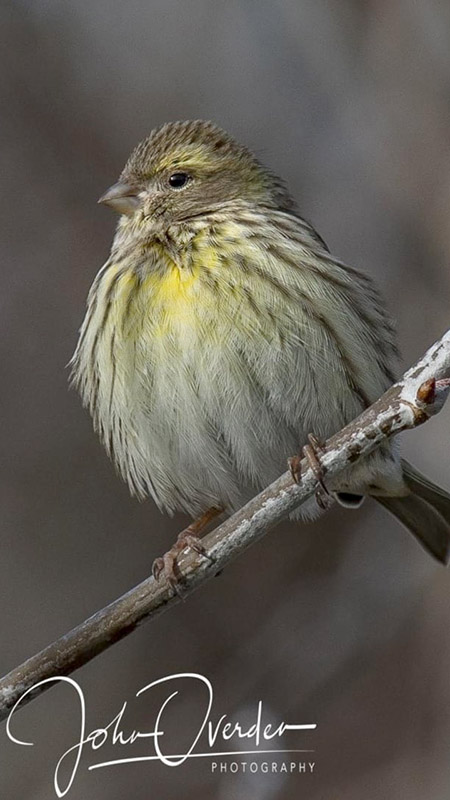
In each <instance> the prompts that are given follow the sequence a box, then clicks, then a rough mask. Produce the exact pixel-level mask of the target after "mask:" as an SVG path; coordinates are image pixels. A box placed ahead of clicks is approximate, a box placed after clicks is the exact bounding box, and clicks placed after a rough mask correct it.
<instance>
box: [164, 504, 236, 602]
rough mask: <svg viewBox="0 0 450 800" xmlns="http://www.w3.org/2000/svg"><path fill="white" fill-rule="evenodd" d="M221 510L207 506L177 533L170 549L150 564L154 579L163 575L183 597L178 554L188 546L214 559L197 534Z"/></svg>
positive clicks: (210, 559)
mask: <svg viewBox="0 0 450 800" xmlns="http://www.w3.org/2000/svg"><path fill="white" fill-rule="evenodd" d="M222 511H223V509H221V508H209V509H208V511H206V512H205V513H204V514H203V515H202V516H201V517H199V518H198V519H196V520H194V522H192V523H191V524H190V525H188V527H187V528H185V529H184V531H181V533H180V534H178V537H177V540H176V542H175V544H174V545H173V546H172V547H171V548H170V550H168V551H167V553H164V555H163V556H162V557H161V558H155V560H154V562H153V565H152V573H153V577H154V578H155V580H159V579H160V578H161V576H162V575H164V577H165V578H166V580H167V582H168V583H169V584H170V586H171V587H172V589H173V591H174V592H175V593H176V594H177V595H179V597H183V592H182V580H183V577H182V574H181V572H180V568H179V566H178V560H177V559H178V556H179V555H180V553H181V552H182V550H185V549H186V548H189V549H191V550H194V552H196V553H198V555H200V556H202V557H203V558H206V559H208V560H209V561H214V559H213V558H212V556H210V555H209V553H207V552H206V550H205V548H204V546H203V544H202V540H201V539H200V537H199V535H198V534H199V533H200V532H201V531H202V530H204V528H206V526H207V525H208V523H209V522H210V521H211V520H212V519H214V517H216V516H217V515H218V514H221V513H222Z"/></svg>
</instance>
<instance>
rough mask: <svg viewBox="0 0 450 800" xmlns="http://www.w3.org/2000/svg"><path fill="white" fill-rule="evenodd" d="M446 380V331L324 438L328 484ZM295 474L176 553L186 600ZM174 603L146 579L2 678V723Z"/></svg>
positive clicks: (433, 402)
mask: <svg viewBox="0 0 450 800" xmlns="http://www.w3.org/2000/svg"><path fill="white" fill-rule="evenodd" d="M368 368H370V365H368ZM449 375H450V330H449V331H447V333H446V334H445V335H444V336H443V337H442V339H440V340H439V341H438V342H436V343H435V344H434V345H433V346H432V347H431V348H430V349H429V350H428V352H427V353H426V355H425V356H424V357H423V358H422V359H421V360H420V361H419V362H418V363H417V364H416V365H415V366H414V367H412V368H411V369H410V370H408V372H406V373H405V375H404V376H403V378H402V379H401V380H400V381H399V382H398V383H396V384H395V385H394V386H392V387H391V388H390V389H389V390H388V391H387V392H386V393H385V394H384V395H383V396H382V397H381V398H380V399H379V400H377V401H376V402H375V403H374V404H373V405H372V406H371V407H370V408H368V409H367V410H366V411H364V412H363V413H362V414H361V415H360V416H359V417H358V418H357V419H356V420H354V421H353V422H351V423H350V424H349V425H347V426H346V427H345V428H343V430H341V431H339V433H336V434H335V435H334V436H332V437H331V438H330V439H329V440H328V441H327V443H326V445H325V447H324V451H323V455H322V457H321V462H322V464H323V466H324V468H325V471H326V475H327V480H328V479H329V478H334V477H335V476H336V475H338V474H339V473H340V472H342V471H343V470H344V469H346V468H348V467H349V466H351V464H353V463H354V462H355V461H357V460H358V459H359V458H360V457H361V456H364V455H367V454H368V453H370V452H371V451H372V450H374V449H375V448H376V447H378V446H379V445H380V443H381V442H382V441H383V440H385V439H387V438H389V437H390V436H394V435H395V434H397V433H400V431H404V430H407V429H408V428H415V427H417V426H418V425H420V424H422V423H423V422H426V420H428V419H429V418H430V417H431V416H432V415H434V414H436V413H437V412H438V411H440V409H441V408H442V406H443V404H444V402H445V399H446V397H447V394H448V392H449V390H450V379H449V378H448V376H449ZM287 455H289V454H287ZM301 474H302V479H301V483H300V485H297V484H295V483H294V482H293V480H292V477H291V474H290V472H286V473H285V474H284V475H282V476H281V477H280V478H278V480H276V481H274V483H272V484H271V485H270V486H269V487H267V489H265V490H264V491H263V492H261V494H259V495H258V496H257V497H255V498H254V499H253V500H251V501H250V502H249V503H247V505H246V506H244V507H243V508H242V509H240V510H239V511H238V512H237V513H236V514H233V516H232V517H230V518H229V519H227V520H225V522H223V523H222V524H221V525H219V526H218V527H217V528H215V530H213V531H212V532H211V533H210V534H208V535H207V536H206V537H205V538H204V539H203V543H204V545H205V548H206V552H207V553H208V554H209V556H210V557H211V559H213V560H212V561H210V560H209V559H208V560H207V559H205V558H202V557H201V556H199V555H198V554H196V553H194V552H192V551H190V552H186V551H185V552H184V553H183V554H182V555H181V557H180V559H179V562H178V563H179V567H180V572H181V575H182V580H183V588H184V591H183V595H184V596H187V595H188V594H190V593H191V592H193V591H194V590H195V589H196V588H197V587H198V586H200V585H202V584H203V583H205V581H207V580H208V579H209V578H212V577H213V576H214V575H215V574H216V573H217V572H219V571H220V570H222V569H223V568H224V567H225V566H226V565H227V564H228V563H229V562H230V561H231V560H232V559H233V558H235V557H236V556H237V555H239V553H241V552H242V551H243V550H245V549H246V548H247V547H249V546H250V545H252V544H254V543H255V542H256V541H258V539H260V538H261V537H262V536H264V534H265V533H267V531H268V530H270V528H272V527H273V526H274V525H276V524H277V523H278V522H280V520H282V519H283V518H284V517H286V516H287V515H288V514H289V513H290V512H291V511H293V510H294V508H296V507H297V506H299V505H301V503H303V502H304V501H305V500H307V498H308V497H310V496H311V495H312V494H313V493H314V491H315V490H316V488H317V481H316V479H315V477H314V475H313V472H312V470H311V469H310V467H309V466H308V464H307V462H306V460H303V461H302V464H301ZM179 601H180V597H179V596H178V595H177V594H176V593H175V592H174V591H173V589H172V588H171V587H170V586H169V585H168V583H167V582H166V580H165V579H163V578H161V580H159V581H158V582H156V581H155V580H154V579H153V577H151V578H147V579H146V580H144V581H143V582H142V583H140V584H139V585H138V586H135V587H134V588H133V589H131V590H130V591H129V592H127V594H125V595H123V596H122V597H120V598H119V599H118V600H115V601H114V602H113V603H111V604H110V605H108V606H106V608H103V609H102V610H101V611H98V612H97V613H96V614H94V615H93V616H92V617H90V618H89V619H87V620H86V621H85V622H83V623H82V624H81V625H79V626H78V627H76V628H74V629H73V630H72V631H70V632H69V633H67V634H65V635H64V636H62V637H61V638H60V639H58V640H57V641H56V642H54V643H53V644H51V645H49V647H46V648H45V649H44V650H42V651H41V652H40V653H37V654H36V655H34V656H33V657H32V658H30V659H28V661H25V662H24V663H23V664H22V665H21V666H19V667H16V669H13V670H12V671H11V672H10V673H9V674H8V675H6V676H5V677H4V678H3V679H2V680H0V719H3V718H4V717H6V716H7V715H8V713H9V711H10V710H11V709H12V708H13V707H14V705H15V704H16V703H17V702H18V701H19V700H20V698H21V697H22V695H23V694H24V693H25V692H28V694H27V697H26V698H24V701H23V702H22V703H21V705H24V704H25V702H29V701H30V700H31V699H33V697H36V696H37V695H38V694H40V693H41V692H42V691H44V690H45V689H47V688H49V687H50V686H52V685H53V684H52V681H51V679H52V678H54V677H56V676H60V675H68V674H70V673H71V672H73V671H74V670H75V669H78V668H79V667H81V666H82V665H83V664H86V663H87V662H88V661H90V660H91V659H92V658H94V656H96V655H98V654H99V653H101V652H103V650H106V648H107V647H110V645H112V644H114V642H117V641H118V640H119V639H122V638H123V637H124V636H127V635H128V634H129V633H131V631H133V630H134V629H135V628H136V627H137V626H138V625H139V624H140V623H141V622H143V621H145V620H148V619H151V618H153V617H155V616H156V615H158V614H160V613H162V612H163V611H165V610H166V609H167V608H169V607H170V606H172V605H174V604H175V603H178V602H179ZM42 681H46V683H45V685H44V686H42V685H41V686H39V687H38V688H37V689H36V690H35V691H30V690H31V689H32V687H33V686H35V685H36V684H37V683H41V682H42Z"/></svg>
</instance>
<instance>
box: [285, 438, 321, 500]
mask: <svg viewBox="0 0 450 800" xmlns="http://www.w3.org/2000/svg"><path fill="white" fill-rule="evenodd" d="M324 450H325V445H324V443H323V442H322V441H321V440H320V439H318V438H317V436H314V434H313V433H310V434H308V444H305V445H304V447H303V448H302V455H303V456H304V458H306V460H307V462H308V466H309V467H310V468H311V470H312V472H313V475H314V477H315V479H316V481H317V482H318V484H319V487H320V492H319V491H317V492H316V500H317V503H318V505H319V506H321V508H326V504H325V497H328V496H329V495H330V492H329V491H328V489H327V487H326V486H325V483H324V475H325V468H324V466H323V464H322V463H321V461H320V455H321V454H322V453H323V452H324ZM301 463H302V459H301V456H300V455H296V456H292V458H289V459H288V465H289V469H290V471H291V475H292V480H293V481H294V482H295V483H300V482H301V477H302V475H301Z"/></svg>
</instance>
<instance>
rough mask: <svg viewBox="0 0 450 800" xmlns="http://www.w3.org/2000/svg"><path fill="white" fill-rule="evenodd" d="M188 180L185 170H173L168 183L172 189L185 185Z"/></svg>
mask: <svg viewBox="0 0 450 800" xmlns="http://www.w3.org/2000/svg"><path fill="white" fill-rule="evenodd" d="M188 180H189V175H187V174H186V172H174V173H173V174H172V175H171V176H170V178H169V183H170V185H171V187H172V189H181V188H182V187H183V186H186V184H187V182H188Z"/></svg>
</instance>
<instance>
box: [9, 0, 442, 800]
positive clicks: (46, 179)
mask: <svg viewBox="0 0 450 800" xmlns="http://www.w3.org/2000/svg"><path fill="white" fill-rule="evenodd" d="M0 15H1V23H2V42H3V48H2V52H3V59H4V63H3V65H2V70H1V91H2V94H3V110H2V139H3V141H2V148H1V158H2V164H1V176H2V182H3V187H2V191H1V193H0V206H1V218H2V228H3V236H2V251H3V252H2V259H1V263H2V272H1V284H2V285H1V290H0V298H1V299H0V302H1V307H2V313H1V337H0V348H1V365H2V366H1V370H2V379H1V393H0V402H1V406H2V408H1V417H0V419H1V428H2V465H1V476H0V479H1V551H0V552H1V558H0V597H1V606H2V615H1V630H0V640H1V649H0V671H1V672H2V673H4V672H7V671H8V670H9V669H11V668H12V667H14V666H15V665H16V664H18V663H19V662H21V661H22V660H23V659H25V658H26V657H28V656H30V655H31V654H33V653H34V652H35V651H37V650H39V649H40V648H41V647H43V646H44V645H46V644H47V643H49V642H50V641H51V640H53V639H54V638H56V637H57V636H59V635H61V634H62V633H64V632H65V631H67V630H68V629H70V628H71V627H72V626H74V625H75V624H77V623H78V622H80V621H81V620H82V619H84V618H85V617H86V616H88V615H89V614H91V613H93V612H94V611H95V610H97V609H98V608H100V607H102V606H103V605H105V604H106V603H107V602H109V601H111V600H112V599H114V598H115V597H117V596H119V595H120V594H121V593H122V592H124V591H126V590H127V589H128V588H130V587H131V586H132V585H134V584H135V583H137V582H138V581H140V580H141V579H143V578H144V577H145V576H146V575H147V574H148V572H149V568H150V564H151V562H152V560H153V558H154V557H155V556H156V555H159V554H160V553H162V552H163V551H164V550H165V549H167V547H168V545H169V544H170V543H171V541H172V540H173V539H174V536H175V534H176V532H177V531H178V530H179V529H180V528H181V527H182V526H183V525H184V524H185V519H184V518H182V517H181V516H180V517H178V518H175V519H173V520H170V519H168V518H167V517H164V516H161V515H160V514H159V513H158V512H157V511H156V510H155V508H154V507H153V505H152V503H151V502H147V503H144V504H139V503H137V502H136V501H134V500H132V499H131V498H130V497H129V495H128V491H127V489H126V487H125V486H124V485H122V483H121V482H120V481H119V480H118V478H117V477H116V476H115V474H114V471H113V468H112V466H111V465H110V463H109V462H108V460H107V458H106V456H105V454H104V453H103V452H102V449H101V448H100V446H99V444H98V442H97V441H96V439H95V436H94V434H93V432H92V430H91V424H90V420H89V419H88V416H87V414H86V413H85V412H84V411H83V410H82V409H81V406H80V402H79V399H78V397H77V396H76V394H75V393H74V392H73V391H71V392H69V391H68V388H67V370H66V369H65V364H66V363H67V361H68V360H69V358H70V356H71V354H72V351H73V348H74V346H75V341H76V331H77V328H78V326H79V324H80V322H81V319H82V316H83V313H84V302H85V296H86V293H87V291H88V288H89V285H90V283H91V281H92V279H93V276H94V274H95V272H96V271H97V270H98V268H99V267H100V266H101V264H102V262H103V260H104V259H105V257H106V256H107V254H108V251H109V245H110V241H111V237H112V234H113V229H114V225H115V222H116V220H115V218H114V216H113V215H112V214H111V213H110V212H108V211H107V210H105V209H104V208H101V207H97V206H96V199H97V197H98V196H99V195H100V194H101V193H102V192H103V191H104V190H105V189H106V188H107V187H108V186H109V185H110V184H111V183H112V182H113V181H114V179H115V178H116V176H117V175H118V173H119V172H120V170H121V168H122V165H123V163H124V161H125V159H126V157H127V156H128V153H129V151H130V150H131V148H132V147H133V146H134V145H135V144H136V143H137V142H138V141H139V140H140V139H141V138H143V137H144V136H145V135H147V133H148V132H149V130H150V129H151V128H152V127H154V126H155V125H158V124H160V123H162V122H164V121H166V120H173V119H183V118H196V117H201V118H211V119H213V120H215V121H216V122H218V123H219V124H222V125H223V126H224V127H226V128H228V129H229V130H230V131H232V132H233V133H234V134H235V135H236V136H237V137H238V138H240V139H242V141H244V142H245V143H246V144H247V145H249V146H250V147H251V148H253V149H254V150H255V151H256V152H257V154H258V155H259V157H260V158H261V159H262V160H264V161H265V162H266V163H267V164H268V165H269V166H270V167H271V168H272V169H274V170H275V171H277V172H279V173H280V174H281V175H283V176H284V177H285V178H286V179H287V181H288V183H289V185H290V187H291V189H292V191H293V193H294V195H295V196H296V197H297V199H298V201H299V205H300V209H301V211H302V213H303V214H304V215H305V216H306V217H307V218H308V219H311V220H312V221H313V223H314V224H315V225H316V227H317V228H318V230H319V231H320V232H321V234H322V235H323V236H324V238H325V239H326V241H327V242H328V243H329V245H330V247H331V249H332V251H333V252H334V253H336V254H337V255H338V256H339V257H341V258H343V259H346V260H347V261H348V262H350V263H352V264H354V265H357V266H359V267H361V268H363V269H365V270H366V271H367V272H368V273H370V274H371V275H373V276H374V277H375V278H376V280H377V281H378V283H379V284H380V285H381V288H382V289H383V291H384V294H385V295H386V298H387V300H388V303H389V306H390V309H391V311H392V312H393V314H394V315H395V317H396V319H397V322H398V329H399V337H400V343H401V347H402V352H403V355H404V364H405V366H406V365H408V364H409V363H411V362H412V361H413V360H414V359H416V358H417V357H418V356H420V355H421V354H422V352H423V351H424V350H425V348H426V347H427V346H428V345H429V344H431V343H432V342H433V341H434V340H435V338H437V337H438V336H439V335H440V334H441V333H442V332H443V330H444V329H445V328H446V327H448V325H449V313H448V306H449V302H448V297H449V289H450V272H449V269H448V264H449V259H450V226H449V224H448V217H449V208H450V137H449V133H450V120H449V106H448V97H449V91H450V55H449V54H450V47H449V43H450V5H449V4H447V3H445V2H439V0H384V1H383V0H373V2H363V1H362V0H339V2H331V0H329V2H327V1H326V0H309V1H308V0H296V1H294V0H281V1H280V2H273V1H272V2H271V1H270V0H254V1H253V2H252V0H228V2H226V3H225V2H224V3H222V2H206V0H193V1H192V2H188V1H187V0H147V1H145V0H127V2H122V3H120V2H107V1H106V0H97V2H94V3H92V2H90V1H88V0H78V2H76V3H75V2H68V1H67V0H36V2H20V1H19V0H15V2H14V3H11V4H8V3H7V2H3V3H2V5H1V8H0ZM368 369H370V365H368ZM449 426H450V408H447V409H446V410H444V412H443V413H442V414H441V415H440V416H439V417H437V418H436V419H435V420H434V421H432V422H431V423H430V424H428V425H426V426H425V427H424V428H423V429H422V430H418V431H416V432H414V433H411V434H409V435H405V436H404V437H403V447H404V451H405V452H406V454H407V455H408V456H409V457H411V458H412V459H413V460H414V461H415V463H416V464H417V465H418V466H419V467H421V468H422V469H424V470H426V471H427V472H428V473H429V474H430V475H431V476H433V477H434V478H435V479H437V480H439V481H440V482H441V483H443V484H445V485H446V486H447V487H448V486H450V474H449V473H450V470H449V466H450V451H449V444H448V442H449V436H448V431H449ZM287 455H288V454H287ZM449 619H450V600H449V576H448V572H446V571H445V570H444V569H442V568H440V567H439V566H438V565H436V564H434V563H433V562H432V561H431V560H430V559H428V558H427V557H426V556H425V554H424V553H423V552H422V551H421V550H420V548H419V547H418V546H417V545H416V543H415V542H414V541H413V540H412V539H411V538H409V537H408V536H407V534H406V533H405V532H404V531H403V530H402V529H401V528H400V527H399V526H398V524H396V523H395V521H393V520H391V519H390V518H389V517H388V516H387V515H386V513H384V512H383V511H382V510H381V509H380V510H378V509H376V508H375V507H374V505H373V504H372V503H369V502H368V503H367V504H365V506H364V508H363V509H361V511H359V512H355V513H351V512H345V511H344V510H342V509H338V510H334V511H332V512H331V513H330V514H329V516H328V517H327V518H326V519H324V520H323V521H321V522H320V523H317V524H314V525H310V526H305V527H300V526H296V525H293V524H292V525H287V524H286V525H284V526H281V527H280V528H278V529H277V530H276V531H274V532H272V533H271V534H270V535H268V536H267V537H266V539H265V540H264V541H263V542H262V543H260V544H259V545H258V546H256V547H254V548H253V549H252V550H251V551H250V552H247V553H246V554H245V555H244V556H243V557H241V558H240V559H239V560H238V561H237V562H235V563H234V564H232V565H231V566H230V567H229V568H228V569H227V570H226V571H225V572H224V573H223V574H222V576H221V577H220V578H218V579H217V580H214V581H212V582H211V583H209V584H208V585H207V586H205V587H204V588H203V589H201V590H200V591H199V592H198V593H197V594H196V595H194V596H193V597H192V598H190V599H189V600H188V602H186V603H185V604H182V605H179V606H178V607H177V608H175V609H173V610H171V612H170V613H169V614H167V615H164V616H162V617H160V618H159V619H157V620H156V621H155V622H154V623H152V624H151V625H148V626H144V627H142V628H140V629H139V630H138V631H137V632H136V633H134V634H133V635H132V636H131V637H130V638H128V639H126V640H124V641H122V642H121V643H119V644H116V645H115V646H114V647H113V648H112V649H111V650H110V651H108V652H107V653H105V654H103V655H102V656H101V657H99V658H98V659H97V660H95V661H94V662H92V663H91V664H89V665H88V666H86V667H84V668H83V669H82V670H81V671H80V672H79V673H77V674H76V676H75V677H76V678H77V680H79V682H80V683H81V685H82V687H83V690H84V692H85V694H86V700H87V704H88V720H87V724H88V728H89V730H90V729H92V728H93V727H97V726H99V725H101V724H104V723H105V722H107V721H109V720H110V719H111V718H112V716H114V714H115V713H117V711H118V710H119V709H120V706H121V704H122V702H123V701H124V700H125V699H127V698H131V697H133V695H134V693H135V692H136V691H137V690H138V689H139V688H140V687H141V686H143V685H144V684H146V683H147V682H149V681H150V680H153V679H156V678H158V677H161V676H163V675H167V674H170V673H175V672H179V671H199V672H203V673H205V674H206V675H207V676H208V677H209V678H210V679H211V680H212V681H213V683H214V686H215V690H216V701H215V702H216V704H215V712H214V713H215V716H217V717H218V716H220V715H221V714H222V713H229V714H230V715H231V716H232V717H233V718H234V719H236V718H239V717H240V718H246V719H247V718H248V719H250V716H251V712H252V709H253V708H254V706H255V704H256V702H257V701H258V700H259V699H260V698H262V699H263V700H264V702H265V705H266V713H267V715H268V718H269V719H271V720H282V719H285V720H286V721H288V722H289V721H291V722H296V721H299V722H310V721H314V722H317V723H318V730H317V733H315V734H314V735H312V734H309V736H310V738H306V737H305V739H304V740H303V739H302V743H300V742H299V740H298V738H297V737H294V738H293V739H288V737H286V740H285V742H286V746H292V745H293V743H294V746H305V747H308V746H313V747H315V749H316V753H315V756H314V760H315V762H316V768H315V774H314V775H313V776H311V777H307V776H301V775H300V776H298V775H296V776H293V777H292V778H289V777H288V778H283V777H280V776H270V775H269V776H267V777H265V778H263V777H261V776H256V777H252V778H248V777H247V776H246V775H243V774H242V773H240V774H238V775H236V776H231V775H228V776H222V777H218V778H217V777H215V776H213V775H211V773H210V767H209V764H208V762H206V761H203V762H199V761H197V762H195V761H191V762H189V763H188V764H187V765H185V766H184V767H182V768H179V769H172V770H171V769H169V768H166V767H163V766H162V765H160V764H150V765H149V764H143V765H134V766H126V767H121V768H119V767H117V768H114V769H111V770H110V771H106V770H104V771H98V772H88V771H87V766H88V764H89V763H91V760H90V759H89V757H88V756H86V758H85V759H83V762H82V766H81V768H80V772H79V775H78V777H77V780H76V782H75V784H74V787H73V790H72V792H71V793H70V794H69V797H72V798H74V799H75V800H81V799H83V800H84V799H85V798H87V797H89V798H94V797H95V798H96V800H103V799H104V798H105V799H106V798H108V800H116V799H117V800H118V799H119V798H123V797H125V796H126V797H128V796H129V797H134V798H136V800H141V798H142V800H144V799H145V800H146V798H150V797H157V798H160V799H161V800H165V798H172V797H173V796H178V797H182V798H187V799H188V800H190V799H191V798H196V800H197V798H203V797H205V798H206V797H208V798H210V797H214V798H218V799H219V800H235V799H238V800H240V799H241V798H242V799H243V800H244V798H245V799H246V798H249V797H258V798H259V799H260V800H275V799H276V800H278V798H280V799H281V798H282V799H283V800H290V799H291V798H297V797H308V798H311V799H312V800H316V799H317V800H318V799H319V798H335V797H345V798H346V799H347V800H360V798H361V797H365V798H370V800H376V798H380V800H381V798H383V800H385V798H388V797H395V798H407V800H416V798H417V800H419V798H420V800H425V798H426V799H427V800H428V798H430V799H432V800H440V798H442V800H444V798H448V796H449V792H450V757H449V756H450V680H449V672H450V636H449V633H448V629H449V624H448V623H449ZM199 702H200V701H199V698H196V697H195V693H192V692H189V691H188V690H187V689H186V691H185V692H184V693H183V698H182V702H181V704H180V707H179V710H178V713H177V715H176V720H175V721H174V720H172V722H173V724H175V722H176V727H177V733H176V735H175V734H173V739H172V741H173V742H174V746H175V744H176V743H177V742H178V743H179V744H178V746H180V747H181V746H182V744H181V743H182V741H185V740H183V738H182V737H183V736H187V731H188V730H189V727H188V726H189V719H191V723H190V724H192V715H195V714H197V716H198V709H199V708H200V706H199ZM155 704H156V699H155ZM156 707H157V704H156V705H154V706H153V705H152V704H151V703H148V704H147V705H144V704H142V705H140V706H139V707H138V705H137V704H136V703H135V704H133V706H132V708H131V709H130V722H129V727H133V726H134V727H139V725H141V727H143V728H145V726H146V725H147V726H148V724H149V722H150V721H151V718H152V717H151V715H152V713H153V712H152V709H153V710H154V708H156ZM16 724H17V727H16V732H17V734H18V735H20V734H22V735H23V738H28V739H33V738H34V739H35V741H36V745H35V747H34V748H21V747H18V746H15V745H13V744H11V743H10V742H8V741H7V739H6V735H5V734H4V727H2V729H1V730H0V775H1V784H2V788H1V794H2V797H5V798H8V800H16V798H17V800H18V799H19V798H20V800H24V798H34V800H41V798H42V799H44V798H45V799H47V798H50V797H52V796H53V789H52V775H51V773H52V770H53V767H54V764H55V761H56V760H57V758H58V757H59V755H60V754H61V752H62V750H65V749H66V748H67V747H69V746H70V744H71V743H72V742H73V741H74V738H75V736H76V727H77V724H78V716H77V710H76V707H75V704H74V700H73V697H72V696H71V695H69V692H68V691H67V690H64V689H62V688H58V689H53V690H52V691H51V692H50V693H48V694H47V695H45V696H44V697H42V698H40V699H39V700H37V701H35V702H34V703H33V704H32V705H31V706H29V707H28V708H27V710H25V711H23V712H22V714H21V715H20V718H19V717H17V718H16ZM300 738H301V737H300ZM108 756H109V757H112V756H111V750H110V751H109V752H108V754H107V753H105V751H101V757H102V758H103V757H105V758H106V757H108Z"/></svg>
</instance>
